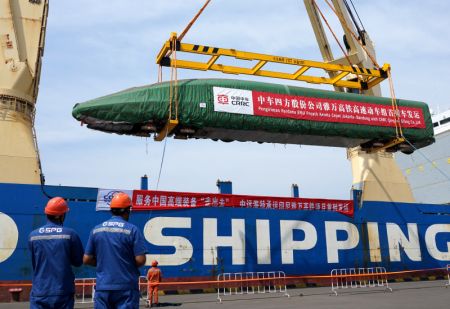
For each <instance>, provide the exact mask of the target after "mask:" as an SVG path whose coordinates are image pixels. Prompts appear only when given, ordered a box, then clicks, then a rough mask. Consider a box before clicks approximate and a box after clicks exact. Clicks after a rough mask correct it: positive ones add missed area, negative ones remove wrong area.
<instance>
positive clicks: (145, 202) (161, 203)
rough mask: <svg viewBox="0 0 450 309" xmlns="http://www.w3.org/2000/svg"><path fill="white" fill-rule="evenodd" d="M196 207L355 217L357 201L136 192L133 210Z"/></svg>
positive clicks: (134, 193)
mask: <svg viewBox="0 0 450 309" xmlns="http://www.w3.org/2000/svg"><path fill="white" fill-rule="evenodd" d="M196 207H239V208H259V209H279V210H300V211H301V210H312V211H331V212H338V213H342V214H345V215H347V216H353V201H351V200H328V199H309V198H290V197H271V196H255V195H234V194H214V193H191V192H170V191H146V190H134V191H133V210H173V209H185V208H196Z"/></svg>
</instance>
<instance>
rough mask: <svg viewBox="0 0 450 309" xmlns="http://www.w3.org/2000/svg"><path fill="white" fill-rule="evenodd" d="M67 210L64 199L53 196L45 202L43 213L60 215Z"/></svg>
mask: <svg viewBox="0 0 450 309" xmlns="http://www.w3.org/2000/svg"><path fill="white" fill-rule="evenodd" d="M68 211H69V207H67V203H66V201H65V200H64V199H63V198H62V197H54V198H52V199H51V200H49V201H48V202H47V206H45V210H44V212H45V214H47V215H52V216H61V215H63V214H65V213H66V212H68Z"/></svg>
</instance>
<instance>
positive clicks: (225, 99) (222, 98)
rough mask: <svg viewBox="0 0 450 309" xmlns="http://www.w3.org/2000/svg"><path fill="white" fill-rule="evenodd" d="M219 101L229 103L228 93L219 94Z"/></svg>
mask: <svg viewBox="0 0 450 309" xmlns="http://www.w3.org/2000/svg"><path fill="white" fill-rule="evenodd" d="M217 103H220V104H228V96H227V95H226V94H218V95H217Z"/></svg>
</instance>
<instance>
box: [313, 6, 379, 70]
mask: <svg viewBox="0 0 450 309" xmlns="http://www.w3.org/2000/svg"><path fill="white" fill-rule="evenodd" d="M313 1H315V0H313ZM325 2H326V4H328V6H329V7H330V9H331V10H332V11H333V12H334V14H336V16H337V18H338V19H339V21H340V22H341V25H342V26H343V27H344V28H345V29H346V30H347V31H348V32H349V33H350V34H351V35H352V37H353V38H354V39H355V41H356V42H358V44H359V45H360V46H361V48H362V49H363V50H364V51H365V52H366V54H367V56H368V57H369V58H370V60H371V61H372V63H373V65H374V66H375V67H376V68H377V69H380V68H381V67H380V65H379V64H378V62H377V60H376V59H375V57H373V56H372V54H371V53H370V52H369V51H368V50H367V48H366V46H365V45H363V44H362V42H361V41H360V40H359V39H358V37H357V36H356V34H355V33H354V32H353V30H352V29H350V27H349V26H348V25H347V23H346V22H345V20H344V19H343V17H342V16H340V15H339V14H338V12H337V11H336V9H335V8H334V7H333V5H332V4H331V3H330V1H328V0H325Z"/></svg>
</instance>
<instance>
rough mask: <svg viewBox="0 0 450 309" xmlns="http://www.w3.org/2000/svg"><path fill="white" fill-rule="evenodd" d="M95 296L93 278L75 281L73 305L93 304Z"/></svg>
mask: <svg viewBox="0 0 450 309" xmlns="http://www.w3.org/2000/svg"><path fill="white" fill-rule="evenodd" d="M94 296H95V278H77V279H75V303H77V304H86V303H93V302H94Z"/></svg>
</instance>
